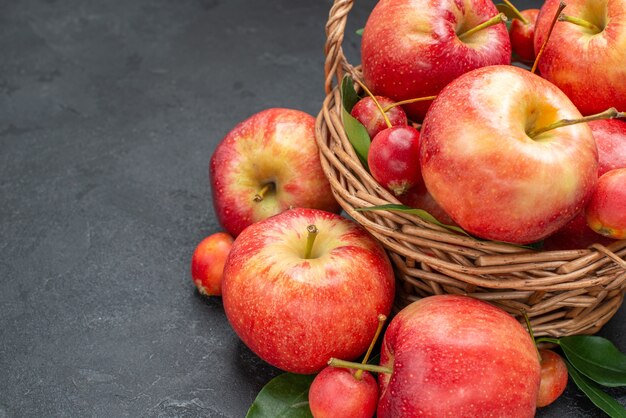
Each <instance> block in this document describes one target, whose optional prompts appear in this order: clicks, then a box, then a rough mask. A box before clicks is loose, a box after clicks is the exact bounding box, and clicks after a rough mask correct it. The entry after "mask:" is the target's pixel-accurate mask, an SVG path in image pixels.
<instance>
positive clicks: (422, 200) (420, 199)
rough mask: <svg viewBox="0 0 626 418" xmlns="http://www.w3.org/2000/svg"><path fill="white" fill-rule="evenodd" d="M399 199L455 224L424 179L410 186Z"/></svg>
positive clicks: (447, 222)
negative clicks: (427, 187)
mask: <svg viewBox="0 0 626 418" xmlns="http://www.w3.org/2000/svg"><path fill="white" fill-rule="evenodd" d="M398 200H399V201H400V202H401V203H402V204H404V205H406V206H410V207H412V208H416V209H422V210H425V211H426V212H428V213H429V214H431V215H432V216H434V217H435V219H437V221H439V222H441V223H444V224H446V225H455V223H454V220H453V219H452V218H451V217H450V215H448V214H447V213H446V211H445V210H443V209H442V208H441V206H439V204H438V203H437V202H435V199H433V197H432V195H431V194H430V193H429V192H428V189H426V185H425V184H424V181H423V180H422V181H420V182H419V183H418V184H417V185H415V186H413V187H412V188H410V189H409V190H408V191H407V192H406V193H405V194H403V195H402V196H399V197H398Z"/></svg>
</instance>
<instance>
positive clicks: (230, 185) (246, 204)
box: [209, 108, 340, 237]
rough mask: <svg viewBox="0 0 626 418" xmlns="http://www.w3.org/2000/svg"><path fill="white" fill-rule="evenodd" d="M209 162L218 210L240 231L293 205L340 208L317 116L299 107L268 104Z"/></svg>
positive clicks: (240, 126)
mask: <svg viewBox="0 0 626 418" xmlns="http://www.w3.org/2000/svg"><path fill="white" fill-rule="evenodd" d="M209 168H210V169H209V174H210V182H211V191H212V194H213V199H212V201H213V206H214V208H215V214H216V216H217V219H218V220H219V222H220V224H221V225H222V227H223V228H224V229H225V230H226V231H228V232H229V233H230V234H231V235H233V236H234V237H236V236H237V235H239V233H241V231H242V230H243V229H244V228H246V227H247V226H248V225H250V224H252V223H254V222H257V221H260V220H262V219H265V218H267V217H269V216H272V215H275V214H277V213H280V212H282V211H284V210H286V209H288V208H290V207H309V208H316V209H322V210H327V211H331V212H339V210H340V207H339V205H338V203H337V202H336V200H335V198H334V197H333V193H332V191H331V188H330V184H329V183H328V180H327V178H326V176H325V175H324V172H323V170H322V166H321V163H320V159H319V150H318V147H317V143H316V141H315V118H313V116H311V115H309V114H307V113H305V112H302V111H299V110H293V109H283V108H271V109H266V110H263V111H261V112H259V113H256V114H254V115H252V116H250V117H249V118H248V119H246V120H244V121H243V122H241V123H239V124H238V125H237V126H236V127H234V128H233V129H232V130H231V131H230V132H229V133H228V134H227V135H226V136H225V137H224V139H223V140H222V141H221V142H220V144H219V145H218V146H217V148H216V149H215V151H214V153H213V155H212V157H211V162H210V167H209Z"/></svg>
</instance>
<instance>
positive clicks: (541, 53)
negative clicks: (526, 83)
mask: <svg viewBox="0 0 626 418" xmlns="http://www.w3.org/2000/svg"><path fill="white" fill-rule="evenodd" d="M565 6H567V5H566V4H565V3H564V2H560V3H559V7H558V9H557V10H556V14H555V15H554V18H552V23H551V24H550V30H549V31H548V35H547V36H546V39H545V40H544V41H543V44H541V48H539V52H537V56H536V57H535V62H534V63H533V67H532V68H531V69H530V72H531V73H533V74H534V73H535V71H537V64H539V59H540V58H541V56H542V55H543V50H544V49H546V45H547V44H548V39H550V35H551V34H552V29H554V25H556V22H557V21H558V20H559V16H561V12H562V11H563V9H565Z"/></svg>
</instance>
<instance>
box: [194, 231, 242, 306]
mask: <svg viewBox="0 0 626 418" xmlns="http://www.w3.org/2000/svg"><path fill="white" fill-rule="evenodd" d="M232 245H233V237H232V236H231V235H230V234H228V233H226V232H216V233H215V234H212V235H209V236H208V237H206V238H204V239H203V240H202V241H200V243H199V244H198V246H197V247H196V249H195V250H194V252H193V255H192V257H191V277H192V278H193V282H194V284H195V285H196V287H197V288H198V291H200V293H202V294H203V295H206V296H221V294H222V273H223V271H224V263H225V262H226V258H227V257H228V254H229V253H230V248H231V247H232Z"/></svg>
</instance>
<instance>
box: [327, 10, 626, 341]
mask: <svg viewBox="0 0 626 418" xmlns="http://www.w3.org/2000/svg"><path fill="white" fill-rule="evenodd" d="M352 5H353V1H352V0H335V2H334V4H333V6H332V8H331V10H330V13H329V18H328V22H327V24H326V35H327V40H326V47H325V55H326V61H325V66H324V69H325V76H326V78H325V89H326V99H325V100H324V102H323V105H322V109H321V111H320V113H319V115H318V117H317V124H316V137H317V141H318V146H319V148H320V158H321V162H322V166H323V168H324V172H325V174H326V176H327V177H328V179H329V181H330V184H331V187H332V190H333V193H334V195H335V197H336V199H337V201H338V202H339V203H340V205H341V206H342V208H343V209H344V210H345V212H346V213H347V214H348V215H350V216H351V217H352V218H354V219H355V220H356V221H357V222H358V223H360V224H361V225H362V226H364V227H365V228H366V229H367V230H368V231H369V232H370V233H371V234H372V235H374V237H376V239H377V240H378V241H379V242H381V243H382V244H383V245H384V246H385V248H386V249H387V252H388V254H389V255H390V258H391V260H392V262H393V263H394V265H395V268H396V276H397V281H398V285H397V288H398V289H397V296H396V309H401V308H403V307H404V306H406V305H408V304H409V303H411V302H413V301H415V300H417V299H420V298H423V297H427V296H430V295H435V294H444V293H447V294H462V295H469V296H472V297H475V298H478V299H482V300H486V301H489V302H490V303H493V304H495V305H497V306H499V307H501V308H503V309H504V310H506V311H507V312H509V313H511V314H512V315H514V316H516V317H518V319H520V321H521V320H522V318H521V317H522V315H523V314H522V313H523V312H525V313H526V314H527V315H528V317H529V319H530V323H531V325H532V327H533V330H534V333H535V335H536V336H554V337H560V336H566V335H576V334H594V333H596V332H597V331H598V330H599V329H600V328H601V327H602V326H603V325H604V324H605V323H606V322H608V321H609V319H611V317H612V316H613V315H614V314H615V313H616V312H617V310H618V309H619V307H620V306H621V304H622V301H623V298H624V292H625V290H626V240H621V241H615V242H614V243H612V244H611V245H609V246H607V247H604V246H602V245H600V244H594V245H592V246H590V247H589V248H585V249H579V250H566V251H533V250H529V249H527V248H522V247H519V246H515V245H509V244H504V243H496V242H490V241H478V240H476V239H473V238H471V237H467V236H461V235H458V234H455V233H452V232H450V231H448V230H447V229H445V228H443V227H441V226H439V225H436V224H433V223H430V222H427V221H425V220H423V219H421V218H420V217H418V216H416V215H411V214H408V213H403V212H395V211H386V210H376V211H358V210H357V209H358V208H362V207H368V206H374V205H383V204H399V203H400V202H399V201H398V200H397V199H396V198H395V197H394V196H393V195H392V194H391V193H389V192H388V191H387V190H385V189H384V188H383V187H382V186H380V185H379V184H378V183H377V182H376V181H375V180H374V179H373V178H372V176H371V175H370V174H369V172H368V171H367V170H366V169H365V168H364V167H363V165H362V164H361V162H360V160H359V158H358V157H357V155H356V153H355V151H354V149H353V148H352V145H351V144H350V142H349V140H348V138H347V136H346V134H345V132H344V128H343V121H342V116H341V106H342V103H341V94H340V89H339V85H340V83H341V80H342V77H343V75H344V74H346V73H347V74H350V75H351V76H352V77H353V78H354V79H359V80H362V74H361V71H360V67H359V66H352V65H351V64H349V63H348V62H347V60H346V57H345V56H344V54H343V50H342V47H341V44H342V42H343V38H344V30H345V27H346V21H347V17H348V14H349V12H350V10H351V8H352ZM355 87H356V88H357V89H358V86H355Z"/></svg>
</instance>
